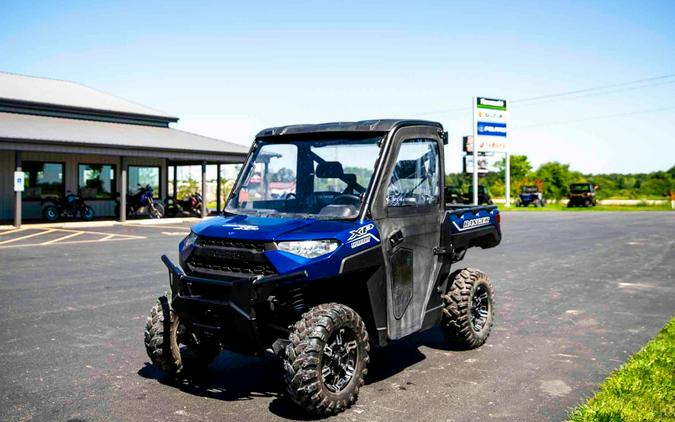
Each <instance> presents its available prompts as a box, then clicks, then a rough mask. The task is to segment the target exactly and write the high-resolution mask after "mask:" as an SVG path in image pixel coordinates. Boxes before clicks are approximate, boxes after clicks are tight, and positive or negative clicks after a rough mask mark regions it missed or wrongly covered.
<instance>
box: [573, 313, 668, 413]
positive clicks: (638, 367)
mask: <svg viewBox="0 0 675 422" xmlns="http://www.w3.org/2000/svg"><path fill="white" fill-rule="evenodd" d="M570 421H572V422H587V421H601V422H615V421H616V422H619V421H621V422H623V421H625V422H628V421H659V422H660V421H675V318H673V319H671V320H670V322H668V323H667V324H666V325H665V327H663V329H661V332H660V333H659V334H658V335H657V336H656V337H655V338H654V339H652V340H651V341H650V342H649V343H647V344H646V345H645V346H644V347H643V348H642V349H641V350H640V351H639V352H637V353H636V354H635V355H633V356H632V357H631V358H630V359H629V360H628V362H626V363H625V364H624V365H623V366H621V367H620V368H619V369H617V370H616V371H615V372H613V373H612V374H611V375H610V377H609V378H607V379H606V380H605V382H603V383H602V385H601V386H600V391H598V393H597V394H596V395H595V396H594V397H592V398H591V399H590V400H588V402H587V403H585V404H583V405H581V406H579V407H577V408H576V409H575V410H574V411H572V413H571V414H570Z"/></svg>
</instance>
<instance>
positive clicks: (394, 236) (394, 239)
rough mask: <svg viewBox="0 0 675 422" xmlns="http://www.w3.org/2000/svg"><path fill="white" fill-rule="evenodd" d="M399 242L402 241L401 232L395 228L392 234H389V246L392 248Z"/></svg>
mask: <svg viewBox="0 0 675 422" xmlns="http://www.w3.org/2000/svg"><path fill="white" fill-rule="evenodd" d="M401 242H403V232H402V231H401V230H397V231H396V232H395V233H394V234H392V235H391V236H389V246H391V248H392V249H393V248H395V247H396V246H397V245H399V244H400V243H401Z"/></svg>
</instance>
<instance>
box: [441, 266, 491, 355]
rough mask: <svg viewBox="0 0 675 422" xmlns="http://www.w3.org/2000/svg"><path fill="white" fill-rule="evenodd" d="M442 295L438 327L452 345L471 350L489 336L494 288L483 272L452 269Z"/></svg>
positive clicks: (468, 269) (469, 269) (470, 269)
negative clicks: (446, 289) (440, 316)
mask: <svg viewBox="0 0 675 422" xmlns="http://www.w3.org/2000/svg"><path fill="white" fill-rule="evenodd" d="M450 282H451V284H450V286H449V287H448V292H447V293H446V294H445V295H444V296H443V301H444V302H445V308H444V309H443V318H442V327H443V332H444V334H445V337H446V339H447V340H448V341H450V342H451V343H452V344H454V345H456V346H458V347H460V348H464V349H475V348H477V347H480V346H481V345H483V343H485V341H486V340H487V338H488V337H489V336H490V330H491V329H492V323H493V321H494V287H493V286H492V282H491V281H490V279H489V278H488V276H487V275H485V273H483V272H482V271H480V270H477V269H474V268H464V269H463V270H461V271H459V272H456V273H455V276H454V278H453V279H452V280H450Z"/></svg>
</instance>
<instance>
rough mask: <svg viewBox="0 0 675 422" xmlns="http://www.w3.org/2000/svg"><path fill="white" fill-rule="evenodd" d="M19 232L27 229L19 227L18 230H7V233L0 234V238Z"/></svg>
mask: <svg viewBox="0 0 675 422" xmlns="http://www.w3.org/2000/svg"><path fill="white" fill-rule="evenodd" d="M21 230H28V227H21V228H19V229H11V230H7V231H4V232H0V236H4V235H6V234H12V233H16V232H20V231H21Z"/></svg>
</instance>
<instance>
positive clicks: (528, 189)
mask: <svg viewBox="0 0 675 422" xmlns="http://www.w3.org/2000/svg"><path fill="white" fill-rule="evenodd" d="M537 192H539V189H537V187H536V186H523V193H537Z"/></svg>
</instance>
